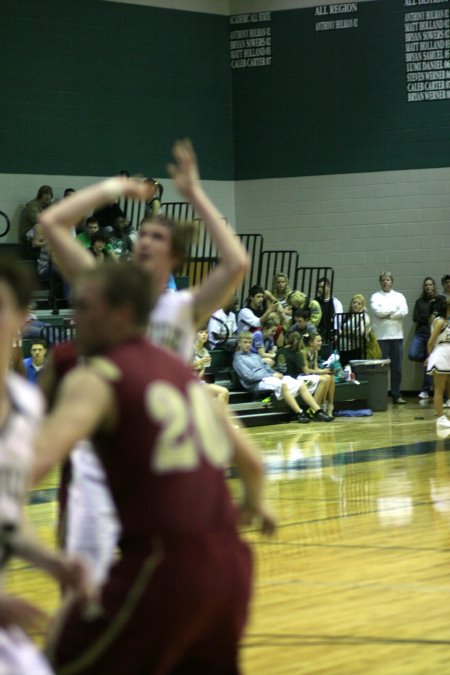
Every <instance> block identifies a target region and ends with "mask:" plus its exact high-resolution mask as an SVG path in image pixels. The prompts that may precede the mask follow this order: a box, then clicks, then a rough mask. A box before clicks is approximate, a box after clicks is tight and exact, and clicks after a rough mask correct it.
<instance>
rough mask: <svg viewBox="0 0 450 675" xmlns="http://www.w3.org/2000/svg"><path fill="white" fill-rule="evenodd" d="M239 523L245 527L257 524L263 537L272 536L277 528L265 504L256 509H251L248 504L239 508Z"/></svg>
mask: <svg viewBox="0 0 450 675" xmlns="http://www.w3.org/2000/svg"><path fill="white" fill-rule="evenodd" d="M241 522H242V524H243V525H247V526H250V525H255V524H256V523H257V525H258V528H259V530H260V532H261V533H262V534H265V535H272V534H274V532H275V530H276V527H277V522H276V519H275V516H274V514H273V513H272V512H271V510H270V509H269V508H268V507H267V506H266V505H265V504H260V505H259V506H257V507H256V506H255V507H251V506H250V505H249V504H246V505H243V506H242V507H241Z"/></svg>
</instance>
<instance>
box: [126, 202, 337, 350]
mask: <svg viewBox="0 0 450 675" xmlns="http://www.w3.org/2000/svg"><path fill="white" fill-rule="evenodd" d="M120 206H121V208H122V209H123V211H124V212H125V213H126V215H127V218H128V219H129V220H130V223H131V227H132V229H134V230H138V229H139V224H140V222H141V221H142V219H143V218H144V214H145V204H143V203H142V202H135V201H133V200H127V199H124V200H122V201H121V202H120ZM160 212H161V214H162V215H164V216H167V217H169V218H173V219H175V220H178V221H180V222H187V221H194V222H197V223H198V234H197V236H196V238H195V240H194V241H193V243H192V245H191V248H190V251H189V252H188V255H187V257H186V260H185V263H184V265H183V267H182V269H181V270H179V271H178V273H179V275H180V276H183V277H187V278H188V280H189V285H196V284H199V283H200V282H201V281H202V280H203V279H204V278H205V277H206V276H207V275H208V274H209V272H210V270H211V268H212V267H214V265H216V264H217V261H218V253H217V248H216V246H215V244H213V242H212V241H211V238H210V236H209V234H208V232H207V231H206V230H205V228H204V227H202V226H201V220H200V219H199V218H198V217H197V215H196V213H195V210H194V209H193V207H192V206H191V204H189V203H188V202H163V203H162V204H161V209H160ZM237 236H238V237H239V239H240V240H241V242H242V243H243V245H244V246H245V248H246V250H247V252H248V255H249V258H250V266H249V271H248V273H247V275H246V277H245V279H244V282H243V284H242V285H241V287H240V288H238V289H236V294H237V296H238V299H239V302H240V304H241V306H242V305H243V303H244V301H245V299H246V298H247V296H248V292H249V289H250V288H251V286H253V285H254V284H259V285H261V286H263V288H268V289H271V288H272V283H273V278H274V276H275V275H276V274H277V273H278V272H283V273H284V274H287V276H288V278H289V281H290V285H291V288H294V289H298V290H301V291H303V293H305V295H307V296H308V297H309V298H315V297H316V296H317V288H318V282H319V280H320V279H322V278H327V279H329V280H330V282H331V293H333V285H334V270H333V269H332V268H331V267H327V266H324V267H300V266H299V261H300V257H299V253H298V251H295V250H263V246H264V240H263V237H262V235H261V234H254V233H243V234H241V233H239V234H237ZM328 337H330V338H331V335H330V336H326V338H328Z"/></svg>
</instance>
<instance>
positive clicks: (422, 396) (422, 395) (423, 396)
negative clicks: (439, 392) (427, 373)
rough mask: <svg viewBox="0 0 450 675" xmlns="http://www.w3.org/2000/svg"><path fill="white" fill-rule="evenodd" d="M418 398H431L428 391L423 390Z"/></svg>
mask: <svg viewBox="0 0 450 675" xmlns="http://www.w3.org/2000/svg"><path fill="white" fill-rule="evenodd" d="M417 398H421V399H423V400H424V401H425V400H426V399H428V398H430V395H429V393H428V392H427V391H421V392H420V394H419V395H418V397H417Z"/></svg>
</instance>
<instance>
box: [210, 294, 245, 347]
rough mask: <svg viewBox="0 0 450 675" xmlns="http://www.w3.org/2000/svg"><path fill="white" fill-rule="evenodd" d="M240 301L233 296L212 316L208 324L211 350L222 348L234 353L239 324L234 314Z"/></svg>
mask: <svg viewBox="0 0 450 675" xmlns="http://www.w3.org/2000/svg"><path fill="white" fill-rule="evenodd" d="M237 302H238V299H237V297H236V296H235V295H233V296H232V297H231V298H230V300H229V301H228V302H227V303H226V304H225V305H224V306H223V307H222V308H221V309H218V310H217V311H215V312H214V314H212V316H211V318H210V320H209V323H208V342H209V345H210V347H211V349H215V348H216V347H220V348H221V349H226V350H227V351H230V352H234V350H235V349H236V343H237V322H236V314H235V313H234V310H235V307H236V304H237Z"/></svg>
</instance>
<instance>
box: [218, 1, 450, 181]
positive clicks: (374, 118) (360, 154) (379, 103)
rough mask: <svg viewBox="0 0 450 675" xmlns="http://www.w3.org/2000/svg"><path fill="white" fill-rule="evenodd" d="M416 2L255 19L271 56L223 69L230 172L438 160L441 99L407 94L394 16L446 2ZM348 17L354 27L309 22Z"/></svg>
mask: <svg viewBox="0 0 450 675" xmlns="http://www.w3.org/2000/svg"><path fill="white" fill-rule="evenodd" d="M417 2H418V4H417V5H416V6H410V7H405V6H404V5H405V0H376V1H374V2H362V3H361V2H360V3H358V10H357V13H348V14H345V13H344V14H340V15H336V16H330V15H328V16H322V17H318V16H315V8H314V7H312V8H308V9H299V10H289V11H279V12H272V17H271V22H270V24H267V23H266V24H261V25H271V37H272V46H271V49H272V55H271V56H272V62H271V65H270V66H266V67H259V68H242V69H235V70H233V100H234V140H235V147H236V164H235V169H236V174H235V175H236V178H237V179H255V178H267V177H286V176H304V175H315V174H316V175H320V174H337V173H349V172H366V171H379V170H393V169H415V168H425V167H442V166H448V165H449V164H450V101H449V100H442V101H441V100H436V101H434V100H433V101H422V102H408V100H407V89H406V86H407V82H406V61H405V20H404V16H405V14H406V13H407V12H414V11H420V12H423V11H435V10H443V9H449V8H450V3H449V2H448V0H443V1H442V2H431V3H428V2H427V4H422V5H420V6H419V2H420V0H417ZM422 2H423V0H422ZM355 17H357V19H358V28H352V29H344V30H329V31H316V29H315V24H316V23H317V22H318V21H319V20H330V19H349V18H355ZM258 25H259V24H255V27H257V26H258ZM246 27H248V26H246ZM236 28H239V26H236V25H234V26H231V27H230V29H231V30H235V29H236ZM447 73H449V75H448V76H449V77H450V71H447ZM447 82H449V83H450V81H449V80H447Z"/></svg>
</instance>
